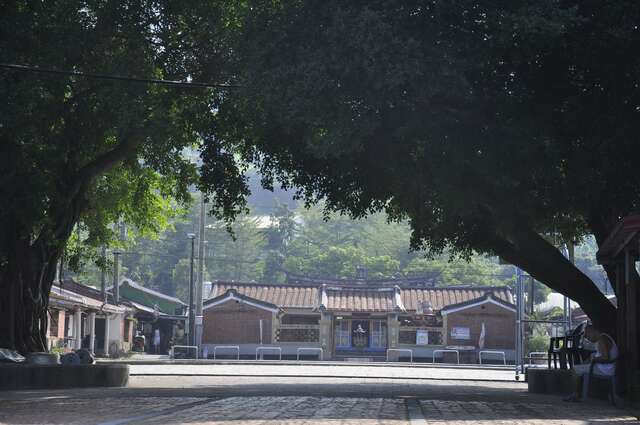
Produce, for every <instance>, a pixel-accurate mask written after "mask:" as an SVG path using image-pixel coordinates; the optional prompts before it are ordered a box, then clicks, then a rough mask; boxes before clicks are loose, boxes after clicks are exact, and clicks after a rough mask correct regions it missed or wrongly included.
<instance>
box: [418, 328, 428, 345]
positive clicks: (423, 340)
mask: <svg viewBox="0 0 640 425" xmlns="http://www.w3.org/2000/svg"><path fill="white" fill-rule="evenodd" d="M416 345H429V332H427V331H426V330H425V329H418V330H416Z"/></svg>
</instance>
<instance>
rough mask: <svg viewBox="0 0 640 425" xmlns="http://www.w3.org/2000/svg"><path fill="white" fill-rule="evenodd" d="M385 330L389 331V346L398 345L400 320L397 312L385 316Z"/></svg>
mask: <svg viewBox="0 0 640 425" xmlns="http://www.w3.org/2000/svg"><path fill="white" fill-rule="evenodd" d="M387 331H388V332H389V348H396V347H398V339H399V337H400V322H399V321H398V315H397V314H390V315H389V316H387Z"/></svg>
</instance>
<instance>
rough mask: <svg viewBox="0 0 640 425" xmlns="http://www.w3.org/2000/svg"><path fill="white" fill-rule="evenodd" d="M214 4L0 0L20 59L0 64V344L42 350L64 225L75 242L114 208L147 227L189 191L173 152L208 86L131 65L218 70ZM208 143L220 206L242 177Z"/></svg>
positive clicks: (219, 208) (106, 234) (108, 221)
mask: <svg viewBox="0 0 640 425" xmlns="http://www.w3.org/2000/svg"><path fill="white" fill-rule="evenodd" d="M221 10H222V9H220V8H216V7H214V5H205V4H201V3H200V2H181V3H179V4H178V3H174V2H163V1H160V2H158V1H143V2H120V1H88V2H87V1H82V2H80V1H65V2H35V3H34V2H26V1H11V2H4V3H3V6H2V12H1V13H0V63H2V64H19V65H26V66H29V67H32V68H31V71H26V70H25V69H24V68H23V69H15V68H7V67H4V66H2V67H0V97H1V98H2V99H3V101H2V104H1V105H0V141H1V142H0V180H1V184H0V202H1V203H2V209H1V210H0V290H2V293H3V296H2V297H0V316H1V320H0V347H6V348H14V349H17V350H19V351H21V352H29V351H42V350H45V349H46V345H45V331H46V320H47V318H46V312H47V304H48V294H49V289H50V287H51V284H52V282H53V279H54V277H55V273H56V265H57V263H58V260H59V258H60V256H61V255H62V252H63V250H64V248H65V247H66V245H67V242H68V240H69V238H70V236H71V234H72V232H74V231H75V233H74V234H76V235H77V237H78V238H79V240H78V241H77V242H78V243H77V244H76V247H78V246H99V245H100V244H104V243H106V242H108V241H109V240H110V239H113V238H114V237H115V233H114V231H113V224H114V223H117V222H118V221H120V220H126V221H127V222H128V223H130V224H131V225H133V226H136V227H137V228H138V229H139V230H140V231H141V232H142V233H144V232H147V231H157V230H159V229H161V228H162V227H163V225H164V224H166V220H164V219H162V217H170V216H171V211H173V210H174V208H175V203H176V202H177V203H183V204H184V203H185V202H187V201H188V200H189V199H190V195H189V186H190V185H192V184H194V183H196V181H197V179H196V178H197V173H196V166H195V165H194V164H193V163H191V162H190V161H189V160H188V158H186V157H185V155H183V151H184V149H185V148H189V147H191V148H193V147H196V146H197V145H198V144H199V143H201V141H202V139H204V138H208V137H211V131H210V125H211V120H212V116H213V114H214V109H215V102H216V96H217V91H216V89H213V88H209V89H207V88H202V87H195V88H192V87H186V88H176V87H175V86H169V85H163V84H148V83H145V82H144V81H134V80H132V78H137V79H166V80H180V81H185V82H186V81H189V80H190V79H198V78H200V77H201V76H202V75H203V72H204V71H205V70H206V75H207V77H208V78H210V79H211V80H209V81H212V82H214V83H224V82H225V80H226V79H225V77H224V75H223V73H222V72H221V67H220V66H219V63H220V62H222V61H223V59H222V58H223V56H224V55H223V53H222V52H221V51H216V49H215V44H216V43H217V42H219V41H220V40H221V39H220V38H218V37H216V34H215V31H214V30H213V27H215V28H222V27H224V22H225V20H226V19H227V18H226V17H225V16H224V14H222V13H221V12H220V11H221ZM207 27H208V28H209V29H210V31H209V32H207V33H204V32H201V33H198V34H196V33H194V32H192V31H190V29H191V28H199V29H204V28H207ZM202 37H208V38H206V39H203V38H202ZM202 46H206V47H207V49H206V51H201V50H200V49H201V47H202ZM196 58H197V60H196ZM46 70H53V71H60V72H61V73H54V74H52V73H50V72H44V71H46ZM73 72H80V73H90V74H102V75H111V76H116V77H118V76H120V77H124V78H122V79H104V78H92V77H90V78H87V77H84V76H80V75H77V74H75V75H74V74H73ZM213 144H215V143H212V144H211V146H212V149H210V151H209V155H208V160H209V165H210V167H209V168H208V170H207V175H208V177H209V179H210V180H217V183H216V185H215V187H214V188H211V190H210V194H211V201H212V203H213V204H214V206H215V207H216V208H215V211H216V213H217V214H218V215H219V216H225V217H232V216H233V215H234V214H235V213H236V212H237V210H238V205H240V206H241V205H242V202H243V196H244V194H245V192H246V184H245V181H244V177H243V175H242V173H241V172H240V170H239V169H238V168H237V166H236V162H235V159H234V157H233V155H232V153H230V152H228V150H227V151H225V150H224V147H223V146H222V145H221V144H219V145H218V148H217V149H218V150H217V151H215V152H213V150H215V148H213ZM222 177H224V178H222Z"/></svg>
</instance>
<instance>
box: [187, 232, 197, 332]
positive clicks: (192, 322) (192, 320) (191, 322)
mask: <svg viewBox="0 0 640 425" xmlns="http://www.w3.org/2000/svg"><path fill="white" fill-rule="evenodd" d="M187 237H188V238H189V239H191V261H190V262H189V345H194V344H195V315H194V305H193V295H194V294H193V293H194V287H193V251H194V249H195V240H196V235H195V233H189V234H187Z"/></svg>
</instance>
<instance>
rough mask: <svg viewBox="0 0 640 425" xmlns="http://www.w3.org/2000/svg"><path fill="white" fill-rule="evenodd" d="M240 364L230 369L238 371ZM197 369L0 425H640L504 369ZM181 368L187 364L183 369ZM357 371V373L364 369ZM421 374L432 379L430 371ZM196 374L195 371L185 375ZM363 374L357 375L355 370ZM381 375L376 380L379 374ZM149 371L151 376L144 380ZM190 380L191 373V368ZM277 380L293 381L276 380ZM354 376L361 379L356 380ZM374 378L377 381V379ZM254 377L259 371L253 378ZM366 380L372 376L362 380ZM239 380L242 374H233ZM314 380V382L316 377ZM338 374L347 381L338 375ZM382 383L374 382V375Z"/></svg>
mask: <svg viewBox="0 0 640 425" xmlns="http://www.w3.org/2000/svg"><path fill="white" fill-rule="evenodd" d="M231 366H233V367H231ZM246 366H249V365H245V373H244V374H243V375H238V374H237V372H238V371H237V369H236V368H237V367H240V365H228V366H227V367H228V372H229V373H226V374H225V373H220V365H202V366H200V365H199V366H197V368H202V369H197V373H190V374H187V375H180V374H178V372H176V368H179V367H180V366H176V365H156V366H153V367H151V368H148V367H146V366H145V368H143V369H140V366H132V368H131V369H132V377H131V379H130V384H129V386H128V387H127V388H103V389H98V388H96V389H83V390H57V391H22V392H9V393H0V423H2V424H101V425H118V424H145V425H146V424H193V425H197V424H234V425H235V424H252V425H253V424H263V425H275V424H289V425H294V424H295V425H299V424H300V425H301V424H308V425H310V424H320V425H322V424H342V425H352V424H353V425H356V424H357V425H368V424H403V425H424V424H445V423H447V424H464V425H475V424H489V423H491V424H513V423H517V424H521V425H529V424H553V425H555V424H590V423H593V424H607V423H615V424H626V423H629V424H630V423H640V422H638V421H636V420H635V419H634V418H633V417H632V416H631V415H630V414H628V413H627V412H626V411H624V410H621V409H616V408H614V407H612V406H610V405H608V404H607V403H605V402H601V401H593V402H589V403H580V404H574V403H564V402H562V401H560V398H559V397H557V396H542V395H536V394H529V393H528V392H527V391H526V385H525V384H523V383H520V382H516V381H514V380H513V379H511V380H505V379H495V380H490V379H489V378H490V377H491V376H492V375H494V374H495V376H496V377H498V378H500V376H501V375H500V373H501V371H491V370H476V371H475V372H474V373H475V375H472V374H471V375H469V376H476V377H481V376H482V374H483V373H484V374H485V375H484V378H483V380H465V381H462V380H459V379H457V377H458V374H459V373H462V372H460V371H461V370H462V369H451V368H438V371H437V372H436V371H433V370H432V371H431V372H430V373H434V374H436V373H442V371H449V374H450V377H449V379H447V378H445V379H436V378H433V377H430V378H429V377H428V378H424V379H406V378H401V377H397V375H398V374H399V373H402V374H404V373H406V372H399V370H400V369H410V368H406V367H400V368H398V367H379V366H376V367H370V366H361V367H358V366H343V367H333V369H334V371H333V375H334V376H317V372H318V370H323V369H322V368H323V367H329V366H314V367H320V368H321V369H317V370H316V371H315V372H314V373H311V372H309V369H313V368H314V367H311V366H306V365H303V366H297V372H298V374H297V375H294V373H295V372H296V366H293V365H286V366H284V367H285V369H282V368H279V367H280V366H278V367H276V366H274V365H252V367H251V368H248V367H246ZM183 367H184V366H183ZM359 369H360V370H359ZM418 369H419V368H415V370H416V373H422V374H427V373H428V370H429V369H434V368H425V370H424V371H422V372H418ZM185 370H189V368H187V369H185ZM358 370H359V372H357V371H358ZM372 370H375V373H373V372H372ZM142 371H144V374H140V373H142ZM189 372H193V370H189ZM279 372H287V373H288V374H289V375H286V376H277V374H278V373H279ZM356 372H357V373H356ZM370 372H371V373H370ZM250 373H255V375H254V376H251V375H250ZM368 373H369V376H365V375H367V374H368ZM234 374H235V375H234ZM314 374H315V375H314ZM340 374H343V375H344V376H342V377H338V376H339V375H340ZM374 375H375V376H374Z"/></svg>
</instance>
